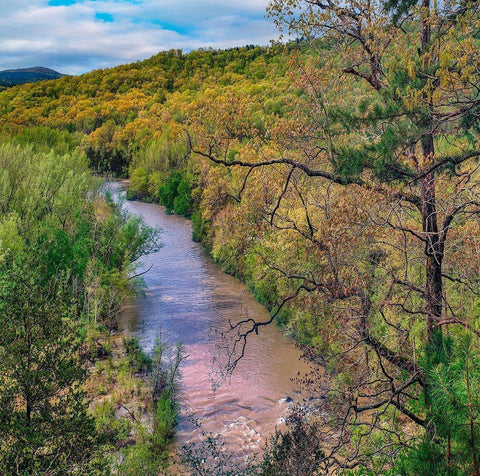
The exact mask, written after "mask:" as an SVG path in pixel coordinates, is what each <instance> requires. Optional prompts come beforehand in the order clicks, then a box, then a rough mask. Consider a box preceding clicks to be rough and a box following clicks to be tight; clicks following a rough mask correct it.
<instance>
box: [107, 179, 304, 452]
mask: <svg viewBox="0 0 480 476" xmlns="http://www.w3.org/2000/svg"><path fill="white" fill-rule="evenodd" d="M110 187H111V191H112V194H113V195H114V196H120V195H122V194H123V192H122V188H121V187H122V185H121V183H119V182H113V183H111V184H110ZM124 206H125V208H126V209H127V210H128V211H129V212H131V213H133V214H135V215H139V216H141V217H142V218H143V219H144V220H145V222H146V223H147V224H148V225H151V226H154V227H158V228H161V230H162V233H161V235H160V236H161V238H160V241H161V242H162V243H163V247H162V248H161V249H160V250H159V251H158V252H155V253H152V254H150V255H148V256H146V257H144V259H143V262H142V264H141V268H140V269H139V270H138V271H141V270H142V269H144V270H146V269H149V268H150V270H149V271H148V272H147V273H146V274H145V275H144V276H143V278H144V280H145V284H146V286H147V287H146V291H145V296H143V297H139V298H137V299H135V300H134V301H133V302H132V303H131V304H129V305H127V306H126V307H125V309H124V311H123V312H122V316H121V324H122V326H123V327H124V331H125V332H127V333H128V334H130V335H134V336H136V337H138V339H139V341H140V343H141V345H142V347H143V348H144V349H145V350H146V351H147V352H149V351H151V349H152V346H153V343H154V340H155V337H156V335H157V333H158V331H159V330H160V329H161V332H162V335H163V338H164V339H165V340H166V341H167V342H168V343H170V344H172V345H174V344H175V343H177V342H178V341H181V342H183V344H184V346H185V352H186V354H187V355H188V357H187V359H186V360H185V361H184V362H183V365H182V380H181V389H180V395H179V401H180V403H181V406H182V409H183V411H182V415H183V416H182V417H181V420H180V424H179V428H178V432H177V436H176V438H177V442H178V443H177V444H179V445H180V444H182V443H185V442H189V441H191V440H195V439H199V438H200V434H201V432H200V431H199V429H198V428H196V427H195V426H194V425H193V423H192V421H191V419H190V418H187V417H186V416H185V415H186V414H187V413H193V414H194V415H195V417H196V418H197V419H199V421H200V422H201V425H202V428H203V430H204V431H207V432H212V433H214V434H219V435H220V436H221V439H222V440H223V441H224V442H225V444H226V448H227V451H231V452H233V453H234V454H235V456H236V458H246V457H248V456H249V455H251V454H252V453H255V452H256V451H258V449H259V448H261V446H262V444H263V443H264V442H265V440H266V438H268V435H270V434H272V432H273V431H274V429H275V426H276V425H278V424H280V423H281V422H282V418H283V417H284V415H285V414H286V412H287V411H288V408H289V406H290V405H291V404H292V400H293V401H295V399H296V398H298V394H297V393H296V385H295V383H294V382H293V381H292V379H294V378H295V377H297V375H298V374H299V373H304V372H305V371H306V370H307V367H306V364H305V363H304V362H303V360H302V359H301V353H300V351H299V350H298V349H297V348H296V347H295V346H294V344H293V342H292V341H291V340H290V339H287V338H286V337H284V336H283V335H282V333H281V332H280V330H279V329H278V328H277V327H276V326H275V325H274V324H271V325H269V326H264V327H260V328H259V332H258V335H255V334H252V335H251V336H250V337H249V340H248V343H247V348H246V354H245V357H244V358H243V359H242V360H241V361H240V362H239V364H238V366H237V367H236V369H235V371H234V372H233V375H232V376H231V378H230V379H228V380H227V381H225V382H224V384H223V385H222V386H221V387H220V388H218V389H216V390H215V391H214V390H213V388H212V376H215V375H216V374H215V373H213V374H212V370H213V369H212V358H213V356H214V355H216V354H218V345H216V344H218V333H216V332H215V330H218V329H225V327H226V326H227V325H228V322H229V320H230V321H232V322H237V321H238V320H240V319H242V318H245V317H247V316H248V317H251V318H254V319H257V320H267V319H268V318H269V313H268V311H267V310H266V309H265V308H264V307H263V306H261V305H260V304H259V303H258V302H256V301H255V299H254V298H253V296H252V294H251V293H250V292H249V291H248V290H247V288H246V286H245V285H244V284H243V283H241V282H240V281H239V280H237V279H235V278H233V277H232V276H229V275H227V274H225V273H224V272H223V271H222V270H221V269H220V267H219V266H217V265H216V264H214V263H213V262H212V261H211V259H210V258H209V257H208V256H207V255H206V253H205V252H204V250H203V248H202V247H201V245H200V244H198V243H195V242H193V241H192V239H191V236H192V231H191V226H190V222H189V221H188V220H186V219H185V218H183V217H179V216H175V215H167V214H165V211H164V208H163V207H161V206H160V205H157V204H151V203H143V202H138V201H133V202H126V203H125V205H124Z"/></svg>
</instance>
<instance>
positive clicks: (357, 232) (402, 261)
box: [190, 0, 480, 471]
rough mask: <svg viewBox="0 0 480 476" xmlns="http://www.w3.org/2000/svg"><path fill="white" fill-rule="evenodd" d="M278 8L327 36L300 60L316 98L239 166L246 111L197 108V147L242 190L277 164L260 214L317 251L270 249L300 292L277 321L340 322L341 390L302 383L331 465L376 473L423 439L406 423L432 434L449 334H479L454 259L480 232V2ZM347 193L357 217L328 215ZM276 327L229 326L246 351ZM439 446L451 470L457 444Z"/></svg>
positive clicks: (268, 257) (297, 28) (273, 9)
mask: <svg viewBox="0 0 480 476" xmlns="http://www.w3.org/2000/svg"><path fill="white" fill-rule="evenodd" d="M269 12H270V14H271V16H272V17H273V19H274V21H275V22H276V23H277V25H278V26H280V27H281V28H284V29H286V30H287V31H288V33H289V34H298V35H299V36H300V35H301V36H303V37H306V38H310V39H312V38H314V37H315V36H320V37H321V40H320V41H318V42H314V43H313V45H314V46H315V45H316V47H317V48H318V49H319V53H318V56H317V58H316V59H315V60H313V61H311V62H310V63H307V64H304V63H302V62H301V60H298V61H297V66H298V68H299V69H300V70H301V73H302V74H301V78H300V81H301V83H302V85H303V87H304V90H305V91H307V92H308V99H307V100H303V98H299V100H298V103H297V112H296V114H294V115H293V117H291V118H288V119H287V120H285V121H283V123H282V122H280V123H279V124H278V126H277V127H275V128H272V130H271V131H270V137H266V139H267V140H268V139H269V138H270V139H271V142H268V143H267V144H265V142H264V140H265V138H259V137H256V138H254V139H252V140H251V141H250V145H249V146H248V151H247V152H245V151H244V152H243V154H241V155H240V156H238V157H236V158H234V159H233V160H231V159H230V158H229V150H230V149H231V148H232V145H233V144H238V143H239V142H242V141H243V143H245V141H246V139H247V137H248V136H249V135H248V134H247V133H246V129H245V127H244V124H242V122H241V121H242V117H243V115H242V109H241V108H239V105H238V104H237V103H235V104H233V106H232V107H231V108H230V111H229V112H228V113H227V115H226V116H225V117H228V114H230V115H231V116H232V117H234V120H228V119H227V120H225V118H223V119H222V118H221V117H219V116H220V115H221V111H220V109H219V108H218V105H215V107H216V109H215V111H209V110H208V109H207V110H204V111H202V112H201V113H200V114H199V116H200V115H201V117H202V121H201V124H202V127H199V126H198V125H197V126H196V125H195V124H194V125H192V127H191V132H190V134H191V145H192V148H193V149H194V151H195V152H196V153H197V154H198V155H200V156H203V157H206V158H208V159H209V160H210V161H211V162H213V163H216V164H222V165H224V166H227V167H230V168H235V169H237V168H240V169H246V170H247V173H246V174H244V182H243V185H242V187H238V190H240V194H241V193H243V192H244V191H245V189H246V185H245V184H246V183H247V181H249V180H252V179H253V178H254V177H256V178H258V177H259V174H258V173H256V172H257V171H258V170H261V169H264V168H266V167H269V168H270V172H269V180H270V181H269V182H268V183H266V182H263V186H264V187H265V190H266V192H265V195H266V197H267V199H266V201H265V204H264V210H263V216H264V220H265V221H266V222H268V223H269V224H270V225H271V226H272V228H273V229H274V230H276V233H278V234H280V233H283V234H284V235H285V236H287V237H288V239H286V240H285V242H286V243H288V240H292V241H293V240H296V242H297V243H301V246H302V247H304V248H305V249H306V250H308V253H309V267H308V268H307V269H306V270H302V269H301V267H299V266H298V265H296V264H295V265H293V264H291V263H289V262H288V260H283V261H280V260H277V261H275V257H274V254H272V253H268V252H265V253H263V254H261V258H262V260H263V261H264V263H265V265H266V267H268V268H269V269H270V270H272V271H273V272H275V273H276V274H277V277H278V279H279V280H288V281H289V282H290V283H291V292H290V293H289V294H288V295H286V296H284V298H283V299H282V300H281V301H280V302H279V303H278V306H277V309H276V310H275V311H274V312H273V315H272V319H273V317H274V316H275V315H277V314H278V313H279V312H280V310H281V309H282V308H283V307H284V306H286V305H287V304H288V303H289V302H290V301H292V300H294V299H297V298H298V297H299V296H300V297H301V296H303V295H305V294H306V293H309V294H311V295H318V296H319V297H320V299H321V302H322V305H323V306H324V307H326V308H328V310H327V311H326V312H325V314H324V322H323V327H324V328H323V331H324V332H326V333H328V331H325V327H327V326H329V325H330V324H329V323H328V319H327V317H328V316H334V318H333V319H332V320H335V324H334V325H332V326H331V328H333V329H334V330H335V333H334V334H331V335H330V336H328V337H327V339H326V341H330V342H332V341H333V340H334V339H340V340H341V343H337V345H336V346H335V347H336V349H337V350H334V349H333V346H332V345H330V347H329V349H328V350H325V352H324V353H325V354H326V355H325V356H324V357H325V358H326V360H328V361H329V362H330V363H329V367H330V369H332V367H333V368H334V370H335V373H336V377H335V380H336V385H334V386H332V385H331V382H328V379H325V378H323V377H321V376H318V378H315V379H309V386H310V389H311V391H312V392H315V393H317V395H318V396H321V397H324V401H325V402H326V403H325V404H324V406H325V407H326V408H327V409H328V410H329V412H328V415H329V417H328V420H329V423H331V424H333V425H334V430H328V428H330V426H327V427H326V428H327V429H326V431H325V445H326V451H325V453H326V459H327V466H328V469H329V470H331V469H332V468H336V469H339V468H353V467H356V466H358V465H364V466H369V467H371V468H375V465H377V466H376V468H377V469H378V470H379V471H382V470H384V468H385V467H386V466H388V465H391V464H392V462H393V461H394V460H395V458H396V457H397V456H398V453H399V451H401V450H402V448H404V447H405V446H406V445H407V444H408V441H409V440H410V439H411V438H412V436H414V435H415V434H416V432H412V431H408V430H405V429H406V428H408V427H409V425H412V424H413V425H414V426H417V427H420V428H421V429H423V430H424V431H425V434H426V438H427V440H428V441H431V442H432V441H434V440H435V434H436V426H437V423H438V422H437V420H436V416H435V414H434V413H435V412H434V411H433V410H434V407H435V400H436V396H435V392H434V391H433V388H434V387H433V386H432V384H433V380H432V373H431V372H432V371H433V369H436V368H437V367H438V366H439V365H447V366H448V365H449V364H448V357H447V358H446V360H443V361H442V359H441V358H440V357H439V356H440V355H445V352H443V349H444V348H445V346H446V345H447V343H446V340H445V338H444V334H445V332H444V329H445V328H448V329H449V332H452V333H453V335H455V334H456V333H457V332H458V329H459V328H462V327H468V328H471V329H472V331H473V332H474V334H476V335H477V336H478V335H479V331H478V330H477V329H478V328H477V327H476V324H478V323H477V322H476V321H477V317H478V314H475V313H471V312H469V311H471V310H472V309H474V304H473V303H475V302H476V299H477V297H476V296H478V294H479V291H480V288H479V284H480V283H479V281H478V276H476V275H475V273H471V272H470V270H469V269H468V266H466V263H467V261H464V263H465V266H463V267H462V266H458V264H457V263H455V262H454V261H453V258H454V256H455V255H457V256H458V254H457V253H458V252H459V249H460V250H463V251H464V252H465V250H466V249H465V246H464V244H465V241H466V240H468V239H469V236H471V235H470V234H471V233H474V234H475V233H478V230H479V227H478V216H479V214H480V197H479V196H478V189H479V184H480V182H479V178H480V177H479V173H478V158H479V156H480V150H479V148H478V123H479V122H478V118H479V112H480V80H479V78H480V75H479V72H480V54H479V51H480V48H479V43H478V31H479V27H480V20H479V6H478V3H477V2H472V3H465V2H456V1H454V2H448V3H445V4H442V5H441V6H436V5H435V6H434V5H433V4H432V3H431V2H430V1H429V0H424V1H422V2H416V1H411V2H390V3H387V4H385V5H384V4H382V3H381V2H376V1H374V2H372V1H367V0H366V1H345V2H335V1H333V0H326V1H325V2H322V1H320V0H300V1H297V0H273V1H272V2H271V3H270V6H269ZM209 121H210V122H209ZM197 122H198V123H200V121H197ZM225 123H226V124H225ZM212 124H213V126H212ZM250 137H251V134H250ZM274 142H275V143H274ZM252 150H253V151H255V154H254V153H253V152H252ZM272 180H273V181H276V182H277V183H279V184H277V185H275V184H272V183H271V182H272ZM321 189H323V190H321ZM341 190H344V191H345V193H346V194H348V196H349V197H350V198H351V199H352V200H353V202H351V203H350V206H351V208H353V209H356V210H357V211H358V216H355V217H353V218H348V215H347V216H346V220H345V221H344V223H343V224H342V223H333V222H334V219H333V220H332V215H334V214H335V213H339V212H341V208H342V205H341V203H342V197H341V194H342V193H344V192H342V191H341ZM237 198H238V197H237ZM326 223H327V224H328V223H332V225H334V228H333V230H336V232H337V240H336V241H334V240H332V239H331V238H330V236H331V231H332V229H329V230H326V229H325V228H326V227H325V224H326ZM327 231H328V232H327ZM329 233H330V235H329ZM295 237H296V238H295ZM297 248H298V247H297ZM355 250H356V251H357V253H356V256H355ZM460 253H461V252H460ZM465 254H468V252H466V253H464V256H465ZM471 258H472V259H473V260H474V261H475V263H477V262H478V256H475V255H474V256H471ZM312 262H313V263H314V265H313V266H312V265H311V263H312ZM466 303H469V304H468V305H465V304H466ZM272 319H271V320H269V321H267V322H256V321H255V320H254V319H247V320H245V321H243V322H241V323H238V324H235V325H233V326H232V329H231V331H232V332H233V334H234V336H235V345H236V346H237V347H236V348H237V350H238V349H240V350H239V356H240V357H241V355H243V352H244V349H245V345H246V339H247V336H248V335H250V334H252V333H256V332H258V329H259V327H261V326H262V325H266V324H269V323H270V322H271V321H272ZM342 321H343V322H342ZM320 325H322V323H321V324H320ZM342 326H343V327H342ZM339 327H342V331H343V332H339V331H338V329H339ZM338 348H340V349H341V350H338ZM313 355H314V357H317V358H318V356H317V355H315V353H313ZM236 362H237V357H235V356H234V358H233V359H232V360H231V362H230V364H231V369H233V368H234V367H235V364H236ZM332 362H333V363H332ZM342 376H343V377H342ZM312 382H313V384H312ZM407 422H410V423H409V424H407ZM420 433H421V432H420ZM442 444H443V447H442V448H443V449H442V452H441V453H442V455H443V457H444V461H447V460H448V451H449V449H448V441H447V440H442ZM345 455H346V456H345ZM471 457H472V458H473V459H475V454H472V455H471ZM385 465H386V466H385ZM380 468H383V469H380Z"/></svg>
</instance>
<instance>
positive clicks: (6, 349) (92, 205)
mask: <svg viewBox="0 0 480 476" xmlns="http://www.w3.org/2000/svg"><path fill="white" fill-rule="evenodd" d="M45 147H46V146H45ZM37 149H38V151H36V150H37ZM41 149H42V147H41V144H40V145H39V146H38V148H34V147H32V146H25V147H23V146H19V145H13V144H10V143H2V144H0V206H1V208H2V211H3V216H2V219H1V220H0V294H1V296H0V324H1V326H2V329H3V332H2V335H1V336H0V356H1V359H0V360H1V362H0V381H1V382H2V385H0V404H1V409H0V435H1V437H0V472H1V473H2V474H12V475H13V474H32V475H33V474H50V472H51V471H54V472H55V474H98V475H100V474H108V466H105V465H106V460H107V459H108V458H106V452H107V451H109V450H110V449H109V446H108V445H107V446H106V443H107V440H110V441H111V442H114V440H115V438H117V437H118V435H121V434H122V432H123V433H124V432H125V429H119V428H117V429H114V431H113V430H112V431H109V432H105V431H103V430H102V431H99V429H100V427H101V426H102V425H100V426H99V424H98V422H99V421H101V420H102V416H101V415H100V414H98V415H97V417H98V420H97V422H95V421H94V418H93V417H92V416H91V415H90V414H89V408H88V403H89V402H88V400H87V398H86V395H85V392H84V391H83V390H82V388H83V385H84V383H85V377H86V368H85V366H84V362H83V361H82V358H92V359H93V358H98V357H99V356H104V355H105V354H106V353H108V349H107V348H104V347H102V346H100V345H99V344H98V342H97V340H96V339H93V340H90V341H89V340H88V339H86V338H85V335H86V334H87V333H86V326H90V325H91V321H93V320H94V321H95V322H97V323H99V322H100V321H102V322H104V323H106V324H108V325H114V324H115V319H114V318H115V313H116V311H117V309H118V304H119V303H120V302H121V300H122V299H123V297H125V296H126V295H127V294H128V293H129V292H131V285H130V283H129V280H128V272H129V270H131V269H132V267H131V263H132V262H133V261H134V260H136V259H138V258H139V257H140V256H141V254H143V253H146V252H148V250H150V249H152V248H156V246H157V245H156V243H155V239H154V237H155V232H154V230H152V229H150V228H148V227H146V226H145V225H144V224H143V223H142V222H141V221H139V220H138V219H136V218H130V217H128V216H127V215H125V214H124V213H123V212H122V211H121V210H120V209H119V208H117V207H115V206H114V205H113V204H108V203H106V202H105V201H104V200H103V199H101V198H100V197H98V196H97V195H96V192H95V182H94V181H92V180H91V178H90V175H89V173H88V170H87V168H86V162H85V158H84V157H83V156H82V155H81V154H78V153H77V152H73V153H72V154H67V155H58V154H56V153H54V152H42V151H41ZM133 353H135V352H133ZM134 361H135V364H137V362H138V358H137V359H134ZM102 411H103V413H102V412H101V413H102V415H103V417H104V418H103V419H105V418H107V416H108V418H111V408H110V409H108V408H106V407H105V408H104V409H103V410H102Z"/></svg>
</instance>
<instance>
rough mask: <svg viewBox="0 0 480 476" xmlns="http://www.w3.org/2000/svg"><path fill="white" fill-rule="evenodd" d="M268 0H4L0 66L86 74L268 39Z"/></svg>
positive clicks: (0, 7) (270, 33) (271, 29)
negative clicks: (174, 52)
mask: <svg viewBox="0 0 480 476" xmlns="http://www.w3.org/2000/svg"><path fill="white" fill-rule="evenodd" d="M267 4H268V0H0V13H1V15H0V70H3V69H12V68H26V67H33V66H44V67H47V68H52V69H54V70H56V71H59V72H61V73H66V74H80V73H84V72H87V71H91V70H93V69H98V68H106V67H110V66H116V65H119V64H124V63H130V62H134V61H137V60H142V59H145V58H149V57H150V56H152V55H154V54H156V53H158V52H159V51H162V50H169V49H171V48H175V49H177V48H178V49H182V50H184V51H190V50H192V49H197V48H201V47H203V48H208V47H212V48H229V47H233V46H244V45H247V44H256V45H266V44H268V43H269V41H270V40H271V39H273V38H277V37H278V33H277V32H276V30H275V27H274V25H273V24H272V23H271V22H270V21H269V20H268V19H267V18H265V9H266V6H267Z"/></svg>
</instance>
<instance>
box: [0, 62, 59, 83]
mask: <svg viewBox="0 0 480 476" xmlns="http://www.w3.org/2000/svg"><path fill="white" fill-rule="evenodd" d="M63 76H65V75H64V74H62V73H59V72H58V71H54V70H53V69H50V68H44V67H42V66H35V67H33V68H19V69H6V70H3V71H0V86H4V87H10V86H16V85H17V84H24V83H35V82H37V81H45V80H49V79H58V78H61V77H63Z"/></svg>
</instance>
